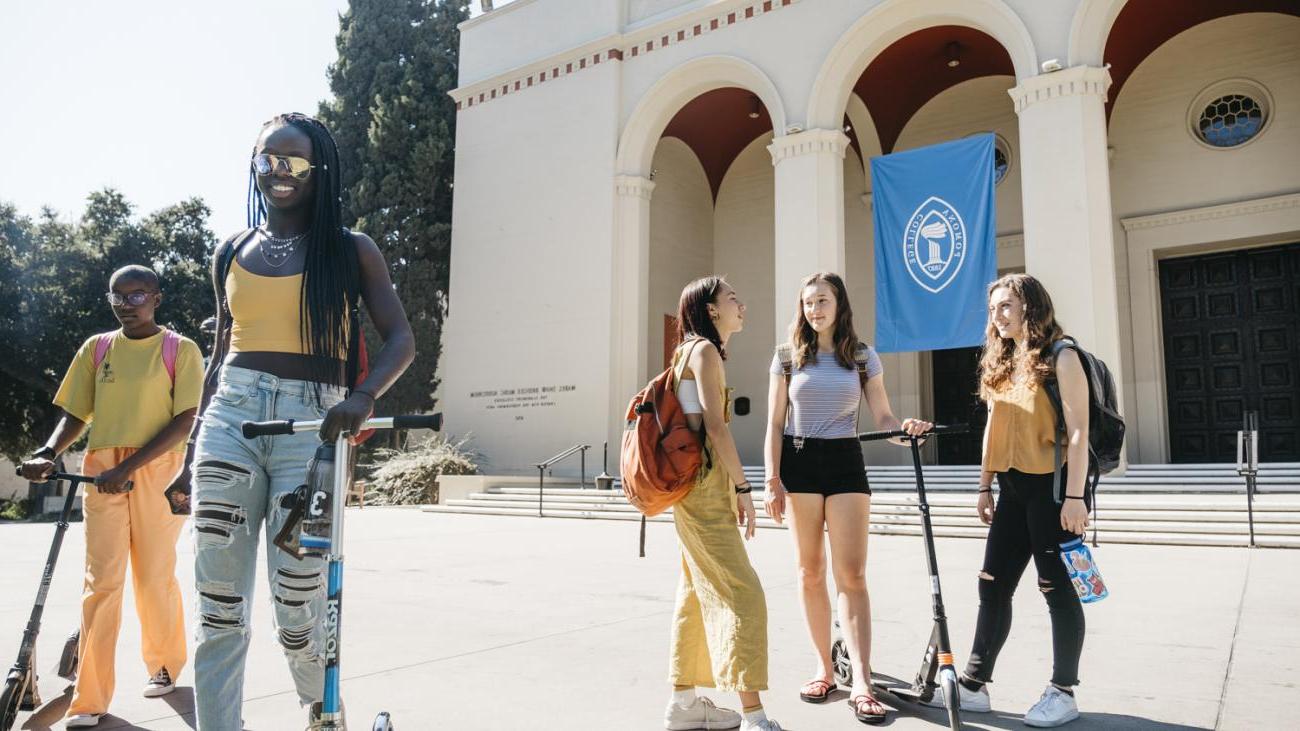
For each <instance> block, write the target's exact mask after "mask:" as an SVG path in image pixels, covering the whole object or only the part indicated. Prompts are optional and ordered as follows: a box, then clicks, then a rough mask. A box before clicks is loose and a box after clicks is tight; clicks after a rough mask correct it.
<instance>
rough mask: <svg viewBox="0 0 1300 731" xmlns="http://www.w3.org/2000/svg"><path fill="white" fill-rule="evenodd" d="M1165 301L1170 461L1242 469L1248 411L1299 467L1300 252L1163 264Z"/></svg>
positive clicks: (1266, 444)
mask: <svg viewBox="0 0 1300 731" xmlns="http://www.w3.org/2000/svg"><path fill="white" fill-rule="evenodd" d="M1160 299H1161V311H1162V315H1163V318H1162V319H1163V328H1164V332H1163V338H1164V352H1165V384H1166V385H1165V389H1166V399H1167V406H1168V416H1169V453H1170V459H1171V461H1173V462H1181V463H1196V462H1234V461H1236V458H1237V431H1238V430H1239V429H1241V426H1242V416H1243V414H1244V413H1245V412H1246V411H1258V412H1259V422H1260V425H1259V430H1260V455H1259V456H1260V460H1261V461H1266V462H1296V461H1300V426H1297V421H1298V420H1300V244H1288V245H1285V246H1272V247H1267V248H1259V249H1244V250H1240V251H1232V252H1227V253H1218V254H1205V255H1198V256H1189V257H1180V258H1176V259H1165V260H1163V261H1161V262H1160Z"/></svg>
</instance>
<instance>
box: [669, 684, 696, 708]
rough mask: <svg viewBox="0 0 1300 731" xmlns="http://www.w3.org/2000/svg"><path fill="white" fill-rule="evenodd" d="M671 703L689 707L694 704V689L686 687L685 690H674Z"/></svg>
mask: <svg viewBox="0 0 1300 731" xmlns="http://www.w3.org/2000/svg"><path fill="white" fill-rule="evenodd" d="M673 703H676V704H677V705H679V706H681V707H682V708H689V707H691V706H693V705H695V689H694V688H687V689H686V690H674V691H673Z"/></svg>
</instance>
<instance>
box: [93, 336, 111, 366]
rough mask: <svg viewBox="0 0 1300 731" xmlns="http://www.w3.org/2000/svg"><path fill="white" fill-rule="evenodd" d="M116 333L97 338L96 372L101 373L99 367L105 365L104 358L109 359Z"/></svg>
mask: <svg viewBox="0 0 1300 731" xmlns="http://www.w3.org/2000/svg"><path fill="white" fill-rule="evenodd" d="M115 334H116V333H101V334H99V335H96V336H95V361H94V363H95V372H96V373H98V372H99V367H100V366H101V365H103V363H104V358H107V357H108V349H109V348H110V347H112V346H113V336H114V335H115Z"/></svg>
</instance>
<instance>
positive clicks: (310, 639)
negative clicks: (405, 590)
mask: <svg viewBox="0 0 1300 731" xmlns="http://www.w3.org/2000/svg"><path fill="white" fill-rule="evenodd" d="M343 395H344V394H343V390H342V389H340V388H336V387H332V386H321V387H320V401H321V403H320V404H317V403H316V400H315V397H314V388H313V384H312V383H310V382H308V381H294V380H287V379H280V378H276V377H275V376H272V375H270V374H268V373H263V372H260V371H253V370H248V369H246V368H235V367H231V366H225V367H223V368H222V369H221V381H220V385H219V387H218V390H217V392H216V394H215V395H214V396H213V399H212V402H211V403H210V404H209V405H208V409H207V411H206V412H204V414H203V427H202V429H201V430H200V431H199V436H198V440H197V444H196V446H195V455H194V465H193V468H192V470H193V475H194V542H195V562H194V563H195V566H194V578H195V584H196V585H197V589H198V618H197V621H196V622H195V623H194V626H195V627H196V628H197V629H196V634H197V636H196V638H195V640H196V643H197V649H196V651H195V655H194V684H195V706H196V712H197V716H198V728H199V731H238V730H239V729H241V728H243V723H242V719H241V715H240V709H241V707H242V705H243V696H244V662H245V659H246V657H247V655H248V642H249V637H250V634H251V632H250V628H249V626H248V624H249V617H250V616H251V615H252V612H251V611H250V604H251V602H252V599H253V583H254V582H253V580H254V578H255V577H256V575H257V542H258V533H259V531H260V530H261V528H262V525H263V523H264V522H265V525H266V572H267V576H268V578H269V582H270V585H271V598H272V600H273V601H274V606H275V629H276V635H277V637H278V639H279V641H280V645H281V646H282V647H283V648H284V654H285V656H286V657H287V658H288V661H289V670H290V672H291V673H292V674H293V679H294V684H295V685H296V686H297V690H298V698H299V700H300V701H301V703H303V704H304V705H306V704H308V703H311V702H313V701H317V700H320V698H321V694H322V689H323V684H324V679H325V663H324V660H323V659H322V657H321V654H320V648H321V643H322V640H323V626H324V625H323V624H322V623H321V622H320V621H319V620H320V617H321V614H322V611H323V608H324V601H325V563H324V561H322V560H321V559H318V558H307V559H299V558H296V557H294V556H290V555H289V554H287V553H285V552H284V551H282V550H280V549H279V548H277V547H275V545H273V544H272V543H271V540H272V539H273V538H274V537H275V534H276V533H277V532H278V531H279V530H280V528H281V527H282V526H283V525H284V523H285V519H286V518H287V516H288V513H289V506H288V505H287V504H286V500H285V499H286V497H291V496H292V495H293V492H294V490H295V489H296V488H297V487H298V486H299V485H301V484H303V482H304V481H305V479H306V475H307V463H308V462H309V461H310V460H311V457H312V455H313V453H314V452H315V450H316V446H317V445H319V444H320V440H319V438H318V437H317V436H316V433H315V432H301V433H298V434H293V435H290V436H274V437H259V438H257V439H251V440H250V439H245V438H244V437H243V435H242V434H241V433H240V423H241V422H243V421H245V420H252V421H266V420H270V419H298V420H303V419H319V418H321V416H323V415H324V413H325V411H324V410H325V409H328V408H329V407H331V406H333V405H334V404H336V403H338V402H339V401H341V400H343Z"/></svg>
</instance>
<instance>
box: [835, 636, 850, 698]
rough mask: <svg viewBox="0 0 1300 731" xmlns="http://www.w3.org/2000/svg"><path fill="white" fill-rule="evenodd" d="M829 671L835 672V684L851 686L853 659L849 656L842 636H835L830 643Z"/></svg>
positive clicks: (845, 686) (846, 644)
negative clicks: (833, 640)
mask: <svg viewBox="0 0 1300 731" xmlns="http://www.w3.org/2000/svg"><path fill="white" fill-rule="evenodd" d="M831 671H832V672H833V673H834V674H835V682H836V684H838V685H840V686H842V687H844V688H851V687H853V661H852V660H851V659H850V658H849V646H848V643H846V642H845V641H844V638H842V637H840V638H836V640H835V642H834V643H833V644H832V645H831Z"/></svg>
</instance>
